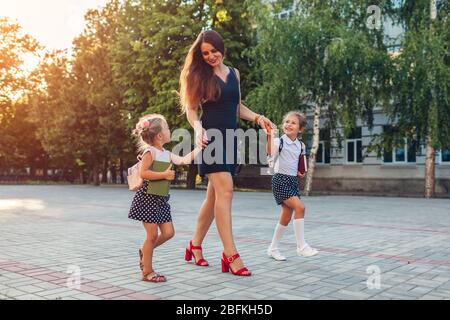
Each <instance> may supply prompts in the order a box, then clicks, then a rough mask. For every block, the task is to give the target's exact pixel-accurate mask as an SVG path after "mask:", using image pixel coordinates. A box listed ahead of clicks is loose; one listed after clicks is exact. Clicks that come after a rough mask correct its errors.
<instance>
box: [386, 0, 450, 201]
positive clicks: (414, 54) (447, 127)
mask: <svg viewBox="0 0 450 320" xmlns="http://www.w3.org/2000/svg"><path fill="white" fill-rule="evenodd" d="M449 9H450V8H449V4H448V2H447V1H434V0H432V1H430V0H420V1H409V0H406V1H404V2H402V5H401V6H400V7H399V9H398V11H397V12H396V18H397V21H398V23H399V24H401V25H402V26H403V28H404V36H403V37H402V41H401V44H400V50H399V52H398V54H397V55H396V56H395V57H394V58H393V61H394V65H395V68H394V76H393V89H394V90H393V92H394V95H393V98H392V99H393V103H392V104H391V105H390V106H389V108H387V110H386V111H387V113H388V114H389V115H390V116H391V118H392V121H393V122H394V123H395V125H396V127H397V130H396V131H395V132H393V133H392V135H394V134H396V135H397V136H398V135H403V137H404V136H406V137H408V138H412V139H416V140H417V141H419V142H420V143H422V144H425V145H426V160H425V189H424V196H425V197H426V198H431V197H433V195H434V186H435V179H434V176H435V173H434V172H435V153H436V152H435V151H436V149H446V148H450V106H449V95H448V92H449V83H450V72H449V71H450V67H449V62H450V60H449V52H448V44H449V43H450V32H449V30H450V28H449V26H448V20H449V17H448V12H449ZM434 11H436V12H437V14H436V16H434V14H433V12H434ZM384 138H385V139H386V137H384ZM387 138H389V137H387ZM400 138H401V137H400ZM391 139H392V137H391ZM397 140H398V139H397Z"/></svg>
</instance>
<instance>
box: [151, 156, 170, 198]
mask: <svg viewBox="0 0 450 320" xmlns="http://www.w3.org/2000/svg"><path fill="white" fill-rule="evenodd" d="M169 166H170V162H163V161H157V160H155V161H153V163H152V166H151V168H150V170H151V171H155V172H164V171H166V170H167V168H169ZM170 182H171V181H170V180H166V179H163V180H150V181H149V182H148V188H147V194H154V195H157V196H167V195H168V194H169V189H170Z"/></svg>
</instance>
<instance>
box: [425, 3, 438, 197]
mask: <svg viewBox="0 0 450 320" xmlns="http://www.w3.org/2000/svg"><path fill="white" fill-rule="evenodd" d="M436 10H437V9H436V1H435V0H431V1H430V18H431V20H435V19H436V12H437V11H436ZM433 33H434V28H433V24H431V25H430V35H431V36H433ZM431 74H432V76H431V82H432V89H431V108H430V109H431V110H430V114H431V116H430V120H429V123H428V125H429V129H428V137H427V152H426V158H425V198H427V199H430V198H432V197H433V196H434V183H435V179H434V172H435V149H434V146H433V129H432V128H433V120H434V121H437V111H436V110H437V109H436V104H435V101H436V99H435V98H436V97H435V93H434V90H433V89H434V84H435V81H434V76H433V75H434V74H433V73H431Z"/></svg>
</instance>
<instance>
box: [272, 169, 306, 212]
mask: <svg viewBox="0 0 450 320" xmlns="http://www.w3.org/2000/svg"><path fill="white" fill-rule="evenodd" d="M272 192H273V196H274V197H275V201H276V202H277V204H278V205H280V204H282V203H283V201H284V200H286V199H289V198H291V197H295V196H297V197H299V198H300V191H299V184H298V178H297V177H296V176H289V175H286V174H281V173H277V174H275V175H273V176H272Z"/></svg>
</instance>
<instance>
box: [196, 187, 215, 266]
mask: <svg viewBox="0 0 450 320" xmlns="http://www.w3.org/2000/svg"><path fill="white" fill-rule="evenodd" d="M215 201H216V195H215V192H214V187H213V185H212V183H211V181H208V189H207V191H206V198H205V200H204V201H203V204H202V206H201V207H200V211H199V213H198V217H197V224H196V226H195V233H194V236H193V237H192V245H194V246H201V245H202V243H203V239H205V236H206V233H207V232H208V230H209V228H210V227H211V223H212V222H213V220H214V204H215ZM192 251H193V252H194V256H195V258H196V260H197V261H199V260H200V259H203V254H202V251H201V250H192Z"/></svg>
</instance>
